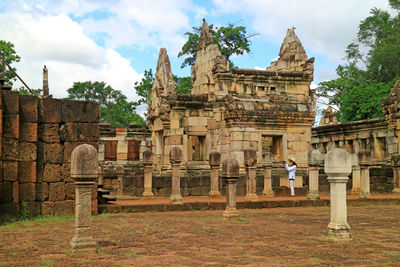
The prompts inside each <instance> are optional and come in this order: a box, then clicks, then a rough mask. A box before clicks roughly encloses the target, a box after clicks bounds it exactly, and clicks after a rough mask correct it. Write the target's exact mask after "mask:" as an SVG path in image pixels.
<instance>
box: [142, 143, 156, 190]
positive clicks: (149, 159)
mask: <svg viewBox="0 0 400 267" xmlns="http://www.w3.org/2000/svg"><path fill="white" fill-rule="evenodd" d="M152 167H153V152H151V151H150V150H146V151H144V152H143V168H144V191H143V197H145V198H152V197H154V194H153V191H152V190H153V172H152Z"/></svg>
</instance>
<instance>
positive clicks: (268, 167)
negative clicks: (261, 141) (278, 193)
mask: <svg viewBox="0 0 400 267" xmlns="http://www.w3.org/2000/svg"><path fill="white" fill-rule="evenodd" d="M263 158H264V190H263V191H262V195H263V196H267V197H273V196H275V195H274V191H273V190H272V160H273V155H272V153H271V152H264V153H263Z"/></svg>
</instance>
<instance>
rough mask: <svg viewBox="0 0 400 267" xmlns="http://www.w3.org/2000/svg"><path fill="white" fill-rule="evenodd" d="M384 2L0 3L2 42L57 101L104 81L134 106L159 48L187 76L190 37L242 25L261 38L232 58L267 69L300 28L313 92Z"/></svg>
mask: <svg viewBox="0 0 400 267" xmlns="http://www.w3.org/2000/svg"><path fill="white" fill-rule="evenodd" d="M373 7H378V8H382V9H385V10H388V9H389V6H388V3H387V1H386V0H335V1H331V0H204V1H195V0H168V1H167V0H0V39H2V40H6V41H10V42H12V43H14V45H15V50H16V51H17V54H19V55H20V56H21V58H22V59H21V62H20V63H18V64H15V67H16V68H17V70H18V73H19V74H20V75H21V76H22V77H23V79H24V80H25V81H26V82H27V83H28V85H30V87H32V88H40V87H42V68H43V65H44V64H46V65H47V68H48V69H49V85H50V91H51V94H53V95H54V96H55V97H59V98H61V97H65V96H66V95H67V91H66V90H67V89H68V88H70V87H71V86H72V84H73V83H74V82H76V81H87V80H91V81H105V82H106V83H108V84H110V85H111V86H112V87H113V88H115V89H119V90H121V91H122V92H123V93H125V94H126V95H127V96H128V98H129V99H131V100H134V99H135V98H136V95H135V92H134V83H135V81H138V80H140V79H141V77H142V75H143V72H144V70H147V69H150V68H153V70H154V69H155V66H156V62H157V57H158V52H159V49H160V48H161V47H165V48H167V50H168V54H169V56H170V59H171V64H172V71H173V73H174V74H177V75H179V76H189V75H190V69H189V68H184V69H181V68H180V66H181V63H182V61H183V60H182V59H181V58H177V54H178V52H179V51H180V48H181V47H182V45H183V44H184V42H185V35H184V34H185V32H187V31H190V30H191V27H192V26H199V25H201V19H202V18H206V19H207V21H208V22H209V23H210V24H216V25H226V24H228V23H234V24H237V25H243V26H245V27H246V28H247V30H248V32H249V33H250V34H251V33H258V34H259V35H258V36H257V37H255V38H253V39H252V46H251V50H252V51H251V53H250V54H248V55H243V56H238V57H234V58H232V61H233V62H234V63H235V65H237V66H239V67H241V68H265V67H267V66H269V63H270V62H271V61H272V60H274V59H275V58H276V57H277V55H278V52H279V48H280V44H281V42H282V41H283V38H284V36H285V34H286V29H287V28H290V27H296V33H297V35H298V36H299V38H300V40H301V41H302V43H303V45H304V47H305V49H306V52H307V54H308V56H309V57H311V56H314V57H315V58H316V63H315V78H314V83H313V84H314V86H315V85H317V84H318V83H319V82H321V81H324V80H328V79H332V78H335V69H336V67H337V65H338V64H340V63H342V58H343V56H344V50H345V48H346V46H347V44H349V43H350V42H351V41H352V40H354V38H355V37H356V32H357V27H358V24H359V23H360V21H361V20H362V19H363V18H365V17H367V16H368V14H369V11H370V9H371V8H373Z"/></svg>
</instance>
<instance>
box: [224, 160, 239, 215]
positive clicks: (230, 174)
mask: <svg viewBox="0 0 400 267" xmlns="http://www.w3.org/2000/svg"><path fill="white" fill-rule="evenodd" d="M222 178H223V179H225V180H226V182H227V183H228V184H227V186H226V208H225V211H224V213H223V214H222V215H223V216H224V217H226V218H230V217H237V216H238V212H237V210H236V185H237V182H238V180H239V162H238V161H237V160H236V159H233V158H230V159H226V160H224V162H223V163H222Z"/></svg>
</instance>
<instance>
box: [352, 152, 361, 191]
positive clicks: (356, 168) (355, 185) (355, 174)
mask: <svg viewBox="0 0 400 267" xmlns="http://www.w3.org/2000/svg"><path fill="white" fill-rule="evenodd" d="M351 168H352V174H351V176H352V188H351V194H352V195H360V165H358V155H357V154H356V153H354V154H352V155H351Z"/></svg>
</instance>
